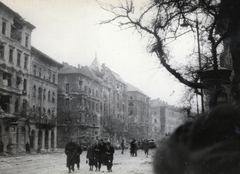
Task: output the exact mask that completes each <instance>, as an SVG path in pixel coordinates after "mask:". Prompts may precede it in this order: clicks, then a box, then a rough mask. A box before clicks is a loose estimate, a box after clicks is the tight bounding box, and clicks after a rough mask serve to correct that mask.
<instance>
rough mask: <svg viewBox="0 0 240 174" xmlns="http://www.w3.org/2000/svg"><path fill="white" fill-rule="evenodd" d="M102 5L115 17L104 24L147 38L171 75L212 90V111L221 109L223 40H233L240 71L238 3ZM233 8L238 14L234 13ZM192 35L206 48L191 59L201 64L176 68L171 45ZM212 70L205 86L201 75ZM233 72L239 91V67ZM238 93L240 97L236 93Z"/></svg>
mask: <svg viewBox="0 0 240 174" xmlns="http://www.w3.org/2000/svg"><path fill="white" fill-rule="evenodd" d="M99 4H100V7H101V8H102V9H104V10H105V11H108V12H109V13H111V14H112V15H113V17H112V18H111V19H108V20H105V21H102V22H101V24H109V23H112V24H114V25H117V26H118V27H120V28H121V29H133V30H134V31H137V32H138V33H139V34H140V35H141V36H147V37H148V38H149V43H148V46H147V48H148V50H149V51H150V53H155V55H156V56H157V58H158V59H159V61H160V63H161V65H162V66H163V67H164V68H165V69H166V70H167V71H168V72H169V73H170V74H172V75H173V76H174V77H175V78H177V79H178V80H179V82H181V83H183V84H185V85H186V86H188V87H190V88H193V89H195V90H196V91H198V90H197V89H207V90H209V93H210V102H209V107H210V108H211V107H214V106H216V105H217V98H218V95H219V94H220V93H221V91H222V86H221V85H222V81H220V75H219V74H218V68H219V55H220V53H221V52H222V50H223V44H222V43H223V40H224V39H226V38H227V37H229V36H230V37H231V39H233V41H231V53H232V57H233V63H235V64H236V65H237V67H239V66H238V65H239V64H240V63H239V62H238V60H237V58H236V56H238V54H239V53H240V51H238V49H236V48H239V47H237V46H238V44H239V41H238V40H236V38H234V36H236V35H235V34H236V33H237V34H238V33H239V31H240V30H238V29H237V28H236V27H234V25H233V24H238V26H240V25H239V22H238V21H239V20H238V21H237V16H238V15H237V14H238V13H239V11H240V10H239V9H240V8H239V3H238V2H234V0H230V1H228V0H222V1H220V0H149V1H148V2H147V4H144V6H143V7H142V8H139V9H137V8H136V7H135V6H134V3H133V1H128V0H126V1H125V3H124V4H123V3H121V2H120V3H119V4H118V5H112V4H106V3H102V2H99ZM224 4H225V5H226V4H227V9H224V8H222V7H223V6H225V5H224ZM231 8H232V9H234V10H233V11H231ZM236 11H237V13H235V12H236ZM220 12H221V13H220ZM226 14H227V15H226ZM224 15H226V16H224ZM226 21H227V24H226V23H225V22H226ZM232 23H233V24H232ZM220 30H221V32H220ZM190 33H192V34H197V37H198V38H197V39H198V43H199V44H198V46H200V45H201V46H202V47H203V48H202V49H201V51H200V50H198V54H197V55H196V54H193V55H192V56H191V59H192V60H193V58H194V56H195V60H197V59H196V57H197V58H198V61H199V62H196V63H193V64H188V65H186V66H181V67H177V66H174V65H173V64H172V61H171V55H170V54H169V53H171V52H170V51H169V50H170V49H169V48H170V46H169V44H170V43H171V42H174V41H176V40H178V39H180V38H181V37H183V36H184V35H186V34H190ZM239 45H240V44H239ZM238 57H239V56H238ZM234 60H235V62H234ZM236 62H237V63H236ZM209 67H213V70H214V77H213V81H212V82H211V83H201V82H200V81H199V78H200V76H199V72H202V71H203V70H205V69H206V68H209ZM233 69H234V72H235V75H236V74H239V75H238V78H236V77H235V78H234V85H235V88H236V86H237V87H238V84H239V81H240V70H237V68H236V67H235V65H233ZM234 91H235V93H236V90H234ZM239 91H240V90H239ZM239 94H240V93H239ZM239 96H240V95H239Z"/></svg>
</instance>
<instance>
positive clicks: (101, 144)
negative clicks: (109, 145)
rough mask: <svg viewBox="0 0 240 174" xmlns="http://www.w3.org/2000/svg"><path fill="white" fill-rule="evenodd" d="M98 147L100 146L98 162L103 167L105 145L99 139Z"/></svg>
mask: <svg viewBox="0 0 240 174" xmlns="http://www.w3.org/2000/svg"><path fill="white" fill-rule="evenodd" d="M99 146H100V156H101V157H100V162H101V164H103V165H106V153H105V148H106V143H105V142H104V141H103V139H101V140H100V141H99Z"/></svg>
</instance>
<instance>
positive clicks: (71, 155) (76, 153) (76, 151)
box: [65, 138, 83, 173]
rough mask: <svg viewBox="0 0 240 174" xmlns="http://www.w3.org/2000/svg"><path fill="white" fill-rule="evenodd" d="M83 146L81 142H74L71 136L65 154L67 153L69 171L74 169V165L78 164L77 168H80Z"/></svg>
mask: <svg viewBox="0 0 240 174" xmlns="http://www.w3.org/2000/svg"><path fill="white" fill-rule="evenodd" d="M82 151H83V150H82V147H81V146H80V145H79V143H77V144H76V143H74V142H73V141H72V138H69V141H68V143H67V144H66V146H65V154H66V155H67V167H68V170H69V173H71V170H72V171H74V165H75V164H77V168H78V169H80V155H81V153H82Z"/></svg>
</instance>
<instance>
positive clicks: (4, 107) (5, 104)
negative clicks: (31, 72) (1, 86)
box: [0, 95, 11, 113]
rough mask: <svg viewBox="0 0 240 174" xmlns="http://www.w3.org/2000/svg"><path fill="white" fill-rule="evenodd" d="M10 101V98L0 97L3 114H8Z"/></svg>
mask: <svg viewBox="0 0 240 174" xmlns="http://www.w3.org/2000/svg"><path fill="white" fill-rule="evenodd" d="M10 99H11V96H7V95H1V97H0V106H1V108H2V110H3V111H4V112H5V113H10Z"/></svg>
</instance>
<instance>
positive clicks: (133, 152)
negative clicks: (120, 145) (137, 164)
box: [130, 139, 137, 156]
mask: <svg viewBox="0 0 240 174" xmlns="http://www.w3.org/2000/svg"><path fill="white" fill-rule="evenodd" d="M130 146H131V149H130V154H131V156H137V141H136V140H135V139H133V140H132V141H131V143H130Z"/></svg>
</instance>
